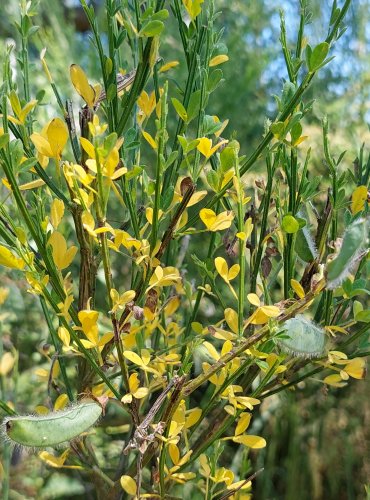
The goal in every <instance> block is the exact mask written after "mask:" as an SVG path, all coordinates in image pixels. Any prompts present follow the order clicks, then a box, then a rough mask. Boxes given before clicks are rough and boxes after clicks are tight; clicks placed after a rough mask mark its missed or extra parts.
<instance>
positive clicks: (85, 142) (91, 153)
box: [80, 137, 96, 172]
mask: <svg viewBox="0 0 370 500" xmlns="http://www.w3.org/2000/svg"><path fill="white" fill-rule="evenodd" d="M80 143H81V146H82V148H83V149H84V151H85V152H86V153H87V154H88V155H89V157H90V158H92V159H95V149H94V146H93V145H92V144H91V142H90V141H88V140H87V139H85V138H84V137H80ZM94 172H96V169H95V170H94Z"/></svg>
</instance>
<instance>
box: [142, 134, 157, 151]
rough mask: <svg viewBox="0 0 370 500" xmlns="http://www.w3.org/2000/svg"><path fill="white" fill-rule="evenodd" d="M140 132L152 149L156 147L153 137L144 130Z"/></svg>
mask: <svg viewBox="0 0 370 500" xmlns="http://www.w3.org/2000/svg"><path fill="white" fill-rule="evenodd" d="M142 134H143V136H144V138H145V140H146V141H147V142H148V143H149V144H150V145H151V147H152V148H153V149H158V146H157V143H156V142H155V140H154V139H153V137H152V136H151V135H150V134H149V133H148V132H145V130H143V131H142Z"/></svg>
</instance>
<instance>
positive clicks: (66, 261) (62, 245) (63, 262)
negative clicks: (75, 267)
mask: <svg viewBox="0 0 370 500" xmlns="http://www.w3.org/2000/svg"><path fill="white" fill-rule="evenodd" d="M48 244H49V245H50V246H51V248H52V254H53V259H54V262H55V265H56V266H57V268H58V269H59V270H60V271H62V270H63V269H65V268H66V267H68V266H69V265H70V264H71V263H72V261H73V259H74V256H75V255H76V253H77V247H76V246H71V247H69V248H67V242H66V240H65V238H64V236H63V235H62V234H61V233H59V231H54V232H53V233H52V235H51V236H50V238H49V241H48Z"/></svg>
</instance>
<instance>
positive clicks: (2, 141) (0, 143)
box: [0, 134, 9, 149]
mask: <svg viewBox="0 0 370 500" xmlns="http://www.w3.org/2000/svg"><path fill="white" fill-rule="evenodd" d="M8 142H9V134H3V135H0V149H3V148H5V146H6V145H7V144H8Z"/></svg>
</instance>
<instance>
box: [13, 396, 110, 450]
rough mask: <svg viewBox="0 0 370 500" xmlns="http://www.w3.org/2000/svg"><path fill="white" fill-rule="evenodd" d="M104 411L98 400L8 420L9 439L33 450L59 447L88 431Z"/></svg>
mask: <svg viewBox="0 0 370 500" xmlns="http://www.w3.org/2000/svg"><path fill="white" fill-rule="evenodd" d="M102 411H103V408H102V407H101V406H100V404H98V403H97V402H95V401H91V400H87V401H83V402H81V403H79V404H77V405H75V406H72V407H70V408H67V409H66V410H63V411H57V412H52V413H48V414H47V415H26V416H18V417H6V418H5V419H4V420H3V427H4V432H5V434H6V436H7V437H8V438H9V439H10V441H12V442H14V443H15V444H20V445H22V446H26V447H30V448H44V447H47V446H57V445H60V444H62V443H65V442H67V441H72V440H73V439H75V438H77V437H78V436H79V435H81V434H82V433H83V432H86V431H87V430H88V429H89V428H90V427H91V426H93V425H94V424H95V423H96V422H97V421H98V420H99V418H100V417H101V414H102Z"/></svg>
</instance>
